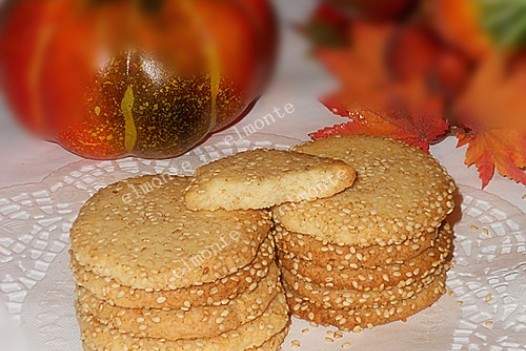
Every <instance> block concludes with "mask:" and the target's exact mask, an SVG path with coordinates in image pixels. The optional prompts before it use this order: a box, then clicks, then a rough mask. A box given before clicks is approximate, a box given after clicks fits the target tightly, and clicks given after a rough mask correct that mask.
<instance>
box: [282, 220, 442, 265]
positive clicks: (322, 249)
mask: <svg viewBox="0 0 526 351" xmlns="http://www.w3.org/2000/svg"><path fill="white" fill-rule="evenodd" d="M273 235H274V237H275V238H276V243H277V246H278V248H279V249H280V250H281V251H283V252H285V253H287V254H290V255H293V256H294V257H296V258H299V259H301V260H306V261H316V263H317V264H318V265H327V264H333V263H334V261H338V262H342V263H344V264H347V265H350V266H352V267H355V266H359V267H376V266H380V265H384V264H392V263H397V262H398V263H400V262H404V261H407V260H409V259H411V258H413V257H415V256H418V255H420V254H422V253H423V252H424V251H425V250H427V249H428V248H429V247H430V246H431V245H432V244H433V242H434V241H435V240H436V239H437V237H438V230H436V231H435V233H433V234H429V235H422V236H419V237H416V238H411V239H407V240H405V241H403V242H402V243H400V244H398V245H384V246H381V245H371V246H367V247H360V246H349V245H342V244H340V245H338V244H332V243H330V242H328V241H320V240H318V239H316V238H315V237H313V236H311V235H305V234H300V233H293V232H289V231H288V230H286V229H285V228H283V227H281V226H279V225H278V226H276V228H275V229H274V230H273Z"/></svg>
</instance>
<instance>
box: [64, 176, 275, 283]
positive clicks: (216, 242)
mask: <svg viewBox="0 0 526 351" xmlns="http://www.w3.org/2000/svg"><path fill="white" fill-rule="evenodd" d="M190 181H191V180H190V178H189V177H172V176H167V175H156V176H144V177H138V178H132V179H128V180H125V181H121V182H118V183H115V184H113V185H110V186H108V187H107V188H105V189H102V190H100V191H99V192H97V193H96V194H95V195H94V196H93V197H92V198H91V199H89V200H88V201H87V202H86V204H85V205H84V206H83V207H82V209H81V210H80V214H79V216H78V218H77V220H76V221H75V223H74V225H73V227H72V229H71V236H70V237H71V255H72V257H73V258H74V259H75V260H76V261H77V262H78V263H79V264H80V265H81V266H83V267H85V268H86V269H87V270H90V271H92V272H93V273H94V274H96V275H99V276H102V277H109V278H112V279H114V280H115V281H117V282H118V283H119V284H122V285H126V286H130V287H133V288H136V289H153V290H173V289H180V288H185V287H189V286H192V285H195V284H202V283H209V282H214V281H216V280H218V279H221V278H224V277H225V276H227V275H230V274H233V273H235V272H237V271H238V270H240V269H241V268H242V267H245V266H247V265H248V264H250V262H252V261H253V260H254V258H255V256H256V254H257V252H258V250H259V248H260V245H261V243H262V242H263V240H264V239H265V238H266V237H267V236H268V232H269V230H270V228H271V224H272V223H271V220H270V218H269V217H268V215H267V214H266V213H265V212H263V211H254V210H251V211H230V212H226V211H215V212H208V211H197V212H196V211H191V210H189V209H187V208H186V206H185V205H184V201H183V191H184V189H185V188H187V187H188V185H189V184H190Z"/></svg>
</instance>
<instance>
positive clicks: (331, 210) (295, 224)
mask: <svg viewBox="0 0 526 351" xmlns="http://www.w3.org/2000/svg"><path fill="white" fill-rule="evenodd" d="M295 151H298V152H304V153H307V154H310V155H316V156H322V157H331V158H335V159H339V160H343V161H345V162H347V163H348V164H350V165H351V166H353V167H354V168H355V169H356V172H357V173H358V176H357V180H356V181H355V184H354V185H353V186H352V187H351V188H348V189H347V190H345V191H343V192H341V193H339V194H336V195H334V196H332V197H330V198H324V199H318V200H314V201H309V202H306V201H303V202H300V203H286V204H283V205H280V206H277V207H276V208H274V210H273V216H274V219H275V220H276V222H278V223H280V225H281V226H283V227H284V228H286V229H287V230H289V231H291V232H296V233H304V234H309V235H312V236H314V237H315V238H317V239H318V240H320V241H322V242H330V243H333V244H343V245H352V246H361V247H366V246H370V245H384V246H385V245H396V244H400V243H403V242H404V241H406V240H407V239H412V238H416V237H419V236H421V235H424V234H425V233H431V234H432V233H434V232H435V230H436V228H438V227H439V226H440V225H441V223H442V222H443V221H444V219H445V217H446V216H447V215H448V214H449V213H451V212H452V211H453V209H454V207H455V203H454V198H453V195H454V192H455V190H456V187H455V184H454V183H453V181H452V179H451V178H450V177H449V176H448V175H447V173H446V172H445V170H444V169H443V168H442V167H441V166H440V165H439V164H438V163H437V162H436V161H435V160H434V159H433V158H432V157H431V156H430V155H428V154H426V153H424V152H422V151H421V150H419V149H416V148H413V147H410V146H408V145H406V144H404V143H402V142H398V141H394V140H392V139H387V138H381V137H371V136H341V137H339V136H334V137H328V138H325V139H321V140H316V141H313V142H309V143H306V144H303V145H300V146H298V147H296V148H295Z"/></svg>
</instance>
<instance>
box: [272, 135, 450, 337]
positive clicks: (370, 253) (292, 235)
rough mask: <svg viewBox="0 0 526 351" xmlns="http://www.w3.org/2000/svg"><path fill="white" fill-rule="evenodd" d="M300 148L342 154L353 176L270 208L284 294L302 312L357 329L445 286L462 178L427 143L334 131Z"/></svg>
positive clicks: (422, 301) (423, 302)
mask: <svg viewBox="0 0 526 351" xmlns="http://www.w3.org/2000/svg"><path fill="white" fill-rule="evenodd" d="M295 151H298V152H302V153H307V154H311V155H316V156H322V157H329V158H334V159H339V160H342V161H345V162H346V163H348V164H349V165H351V166H353V167H354V168H355V169H356V171H357V174H358V175H357V180H356V182H355V184H354V185H353V186H352V187H351V188H348V189H347V190H345V191H343V192H341V193H338V194H336V195H334V196H332V197H329V198H324V199H318V200H314V201H303V202H299V203H287V204H283V205H281V206H278V207H276V208H275V209H274V210H273V216H274V220H275V222H276V229H275V237H276V241H277V247H278V256H279V263H280V266H281V268H282V272H283V281H284V285H285V289H286V292H287V300H288V303H289V306H290V308H291V310H292V313H293V314H295V315H296V316H299V317H300V318H304V319H307V320H309V321H312V322H315V323H318V324H323V325H333V326H336V327H338V328H340V329H343V330H360V329H362V328H367V327H372V326H374V325H379V324H384V323H388V322H391V321H395V320H405V319H407V318H408V317H409V316H411V315H413V314H415V313H416V312H418V311H420V310H422V309H424V308H426V307H428V306H430V305H431V304H432V303H434V302H435V301H437V300H438V299H439V298H440V297H441V296H442V295H443V294H444V292H445V279H446V272H447V270H448V269H449V266H450V261H451V257H452V250H453V244H452V241H453V233H452V229H451V227H450V225H449V224H448V223H447V222H446V216H447V215H448V214H449V213H451V212H452V211H453V209H454V206H455V205H454V199H453V197H454V192H455V185H454V183H453V182H452V180H451V178H450V177H449V176H448V175H447V174H446V173H445V171H444V170H443V169H442V167H440V165H439V164H438V163H437V162H436V161H435V160H434V159H433V158H432V157H430V156H429V155H427V154H425V153H424V152H422V151H421V150H417V149H414V148H412V147H409V146H407V145H405V144H402V143H400V142H396V141H393V140H390V139H384V138H378V137H365V136H348V137H330V138H327V139H323V140H319V141H314V142H310V143H307V144H304V145H300V146H299V147H297V148H296V149H295Z"/></svg>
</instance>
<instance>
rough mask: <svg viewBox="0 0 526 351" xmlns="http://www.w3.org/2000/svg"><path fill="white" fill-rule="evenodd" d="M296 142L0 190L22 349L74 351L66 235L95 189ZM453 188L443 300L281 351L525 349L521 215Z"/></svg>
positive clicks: (79, 166) (104, 169) (5, 257)
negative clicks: (402, 318) (455, 208)
mask: <svg viewBox="0 0 526 351" xmlns="http://www.w3.org/2000/svg"><path fill="white" fill-rule="evenodd" d="M227 140H228V141H229V142H227ZM297 142H298V141H296V140H293V139H289V138H286V137H279V136H275V135H264V134H256V135H252V136H250V137H248V138H245V139H242V140H236V138H235V136H234V137H231V138H225V136H216V137H214V138H212V139H210V140H209V141H208V142H207V143H206V144H204V145H203V146H201V147H199V148H198V149H196V150H194V151H192V152H191V153H189V154H187V155H185V156H182V157H179V158H177V159H171V160H159V161H152V160H142V159H135V158H129V159H124V160H118V161H80V162H77V163H74V164H71V165H69V166H67V167H65V168H63V169H61V170H59V171H57V172H55V173H54V174H51V175H50V176H49V177H47V178H46V179H44V180H43V181H42V182H40V183H36V184H28V185H23V186H16V187H12V188H7V189H2V190H0V304H3V307H4V310H6V311H7V313H8V314H9V315H10V317H11V318H12V323H13V324H16V325H18V326H20V327H21V329H22V330H23V331H24V335H25V338H26V339H27V340H24V342H25V344H26V346H27V350H31V351H35V350H43V351H63V350H72V351H75V350H81V346H80V342H79V333H78V327H77V324H76V321H75V313H74V309H73V291H74V284H73V279H72V277H71V273H70V271H69V268H68V254H67V249H68V233H69V229H70V227H71V225H72V223H73V221H74V219H75V217H76V215H77V213H78V210H79V208H80V207H81V206H82V204H83V203H84V201H86V200H87V199H88V198H89V197H90V196H91V195H92V194H93V193H95V192H96V191H97V190H98V189H100V188H101V187H104V186H106V185H108V184H110V183H113V182H115V181H117V180H120V179H124V178H128V177H132V176H137V175H141V174H155V173H161V172H165V173H166V172H168V173H172V174H191V173H192V172H193V170H194V169H195V168H196V167H197V166H199V165H200V164H203V163H206V162H209V161H211V160H213V159H217V158H220V157H224V156H226V155H230V154H232V153H236V152H240V151H245V150H248V149H253V148H264V147H273V148H288V147H289V146H290V145H292V144H295V143H297ZM460 188H461V194H462V196H463V199H462V213H463V216H462V218H461V219H460V220H459V222H458V223H457V224H456V225H455V232H456V236H457V239H456V256H455V266H454V268H453V270H452V271H451V273H450V275H449V279H448V286H449V288H450V290H451V293H450V294H448V296H445V297H444V298H442V299H441V300H440V301H439V302H438V303H437V304H436V305H434V306H433V307H432V308H431V309H428V310H427V311H425V312H424V313H420V314H419V315H417V316H415V317H414V318H411V319H410V320H409V321H408V322H406V323H401V322H399V323H392V324H390V325H387V326H383V327H378V328H374V329H372V330H367V331H364V332H362V333H359V334H347V333H339V332H337V331H336V330H334V329H331V328H319V327H314V326H312V325H310V324H309V323H307V322H304V321H299V320H294V322H293V325H292V330H291V333H290V335H289V336H288V337H287V340H286V341H285V344H284V347H283V349H284V350H291V351H292V350H298V349H301V350H305V351H319V350H324V351H337V350H338V351H340V350H346V349H355V350H373V351H374V350H390V351H397V350H400V351H402V350H403V351H407V350H424V349H425V350H426V351H433V350H436V351H442V350H473V351H475V350H477V351H478V350H488V351H518V350H526V293H525V291H526V229H525V228H526V215H525V214H524V213H523V212H521V211H520V210H519V209H517V208H516V207H514V206H513V205H511V204H510V203H508V202H506V201H504V200H502V199H501V198H499V197H497V196H494V195H490V194H488V193H485V192H483V191H480V190H477V189H474V188H471V187H467V186H461V187H460ZM0 311H1V309H0Z"/></svg>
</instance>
